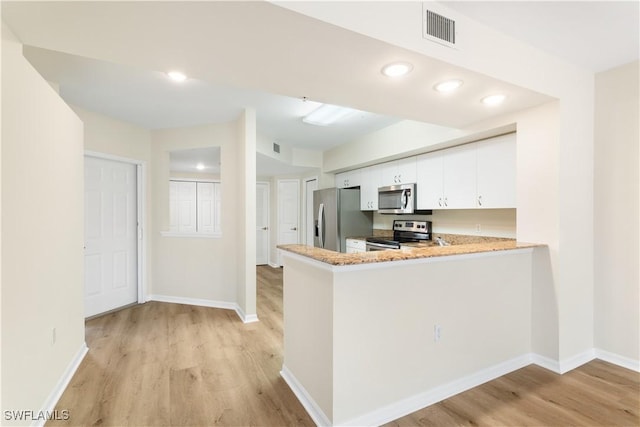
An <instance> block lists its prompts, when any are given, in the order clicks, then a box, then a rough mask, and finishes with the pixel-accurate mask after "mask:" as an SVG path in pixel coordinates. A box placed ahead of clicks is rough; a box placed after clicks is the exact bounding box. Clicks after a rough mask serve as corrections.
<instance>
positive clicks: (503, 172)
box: [477, 133, 517, 208]
mask: <svg viewBox="0 0 640 427" xmlns="http://www.w3.org/2000/svg"><path fill="white" fill-rule="evenodd" d="M477 146H478V175H477V176H478V190H477V193H478V198H477V206H478V207H479V208H515V207H516V175H517V167H516V134H513V133H511V134H508V135H502V136H498V137H496V138H491V139H488V140H485V141H480V142H478V143H477Z"/></svg>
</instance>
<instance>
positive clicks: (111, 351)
mask: <svg viewBox="0 0 640 427" xmlns="http://www.w3.org/2000/svg"><path fill="white" fill-rule="evenodd" d="M258 317H259V318H260V322H258V323H252V324H247V325H245V324H243V323H242V322H241V321H240V320H239V319H238V317H237V315H236V314H235V312H233V311H230V310H220V309H212V308H204V307H192V306H186V305H180V304H167V303H158V302H150V303H147V304H144V305H141V306H136V307H131V308H127V309H124V310H122V311H119V312H115V313H110V314H107V315H105V316H102V317H99V318H95V319H92V320H89V321H87V337H86V339H87V344H88V345H89V349H90V350H89V353H88V354H87V356H86V357H85V359H84V361H83V362H82V364H81V366H80V368H79V369H78V371H77V372H76V374H75V376H74V377H73V379H72V381H71V383H70V385H69V387H68V388H67V390H66V391H65V393H64V394H63V396H62V398H61V399H60V401H59V402H58V405H57V407H56V409H58V410H64V409H67V410H69V411H70V415H71V418H70V419H69V420H68V421H66V422H62V421H58V422H51V423H48V425H56V424H60V425H104V426H127V425H129V426H165V425H166V426H168V425H171V426H174V425H176V426H177V425H190V426H211V425H221V426H310V425H313V422H312V421H311V419H310V418H309V416H308V415H307V413H306V412H305V411H304V409H303V408H302V406H301V405H300V403H299V402H298V400H297V399H296V398H295V396H294V395H293V393H292V392H291V391H290V390H289V388H288V386H287V385H286V383H285V382H284V381H283V380H282V378H281V377H280V375H279V371H280V369H281V367H282V346H283V341H282V270H281V269H272V268H270V267H266V266H264V267H262V266H261V267H258ZM388 425H389V426H569V425H572V426H640V374H638V373H635V372H633V371H629V370H626V369H623V368H619V367H616V366H613V365H610V364H608V363H605V362H601V361H593V362H591V363H588V364H586V365H584V366H582V367H580V368H578V369H576V370H574V371H572V372H570V373H568V374H565V375H563V376H559V375H556V374H554V373H551V372H549V371H547V370H545V369H542V368H539V367H537V366H533V365H532V366H528V367H526V368H523V369H520V370H518V371H516V372H513V373H511V374H509V375H505V376H504V377H501V378H498V379H496V380H494V381H491V382H489V383H486V384H483V385H482V386H479V387H476V388H474V389H472V390H469V391H467V392H465V393H461V394H459V395H457V396H454V397H452V398H449V399H446V400H444V401H442V402H440V403H438V404H435V405H432V406H430V407H428V408H425V409H423V410H420V411H417V412H415V413H413V414H411V415H408V416H406V417H404V418H401V419H399V420H396V421H394V422H392V423H389V424H388Z"/></svg>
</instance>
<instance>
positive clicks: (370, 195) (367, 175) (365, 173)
mask: <svg viewBox="0 0 640 427" xmlns="http://www.w3.org/2000/svg"><path fill="white" fill-rule="evenodd" d="M380 169H381V168H380V165H373V166H369V167H366V168H363V169H360V210H363V211H377V210H378V187H380V186H381V185H380V182H381V170H380Z"/></svg>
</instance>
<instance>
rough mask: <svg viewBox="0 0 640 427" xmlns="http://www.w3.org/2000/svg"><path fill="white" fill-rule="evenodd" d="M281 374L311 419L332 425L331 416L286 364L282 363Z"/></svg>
mask: <svg viewBox="0 0 640 427" xmlns="http://www.w3.org/2000/svg"><path fill="white" fill-rule="evenodd" d="M280 376H281V377H282V378H283V379H284V381H285V382H286V383H287V384H288V385H289V388H290V389H291V391H293V394H295V395H296V397H297V398H298V400H299V401H300V403H301V404H302V406H303V407H304V409H305V410H306V411H307V413H308V414H309V416H310V417H311V419H312V420H313V422H314V423H316V425H317V426H330V425H332V424H331V421H330V420H329V417H327V415H326V414H325V413H324V411H323V410H322V409H321V408H320V406H318V404H317V403H316V401H315V400H313V398H312V397H311V395H310V394H309V393H308V392H307V390H306V389H305V388H304V387H303V386H302V384H300V382H299V381H298V379H297V378H296V377H295V375H293V374H292V373H291V371H290V370H289V369H287V367H286V366H284V365H282V371H280Z"/></svg>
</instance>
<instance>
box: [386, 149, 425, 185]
mask: <svg viewBox="0 0 640 427" xmlns="http://www.w3.org/2000/svg"><path fill="white" fill-rule="evenodd" d="M381 170H382V173H381V174H382V182H381V186H389V185H400V184H413V183H415V182H416V156H413V157H407V158H406V159H400V160H394V161H392V162H387V163H383V164H382V165H381Z"/></svg>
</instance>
